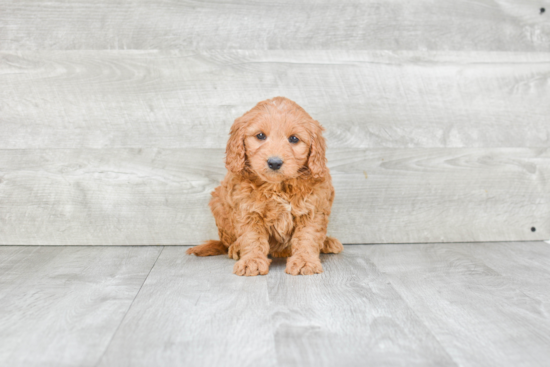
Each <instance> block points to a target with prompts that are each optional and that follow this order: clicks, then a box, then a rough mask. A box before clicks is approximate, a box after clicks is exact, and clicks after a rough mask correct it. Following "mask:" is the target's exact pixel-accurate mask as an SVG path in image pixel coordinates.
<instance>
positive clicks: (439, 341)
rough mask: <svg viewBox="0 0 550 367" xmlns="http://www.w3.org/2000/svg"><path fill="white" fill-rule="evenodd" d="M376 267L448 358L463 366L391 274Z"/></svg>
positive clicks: (458, 365) (456, 364) (457, 366)
mask: <svg viewBox="0 0 550 367" xmlns="http://www.w3.org/2000/svg"><path fill="white" fill-rule="evenodd" d="M374 265H375V266H376V268H377V269H378V271H379V272H380V274H384V276H385V277H386V279H387V280H388V282H389V283H390V284H391V286H392V288H393V290H394V291H395V292H396V293H397V294H398V295H399V297H400V298H401V300H402V301H403V303H405V304H406V305H407V307H408V308H409V310H410V311H411V312H412V313H413V314H414V315H415V316H416V317H417V319H418V321H419V322H421V323H422V325H424V327H425V328H426V330H428V331H429V332H430V334H431V335H432V337H433V338H434V340H436V341H437V343H438V344H439V346H440V347H441V349H442V350H443V351H445V354H447V356H449V359H450V360H451V361H453V363H454V364H455V366H456V367H460V366H461V364H460V363H459V362H458V361H457V360H456V359H455V358H454V357H453V356H452V355H451V354H450V353H449V351H448V350H447V348H446V347H445V346H444V344H443V343H442V341H441V340H440V339H439V338H438V336H437V335H436V334H435V333H434V331H433V330H432V328H430V327H429V325H427V324H426V321H425V320H424V319H423V318H422V317H420V315H419V314H418V313H417V312H416V310H415V309H414V308H413V307H412V306H411V304H410V303H409V302H408V301H407V299H406V298H405V297H404V296H403V294H401V292H400V291H399V289H398V287H396V286H395V284H394V283H393V280H392V278H391V277H390V276H389V274H387V273H386V272H384V271H382V270H380V269H379V268H378V266H377V265H376V264H374Z"/></svg>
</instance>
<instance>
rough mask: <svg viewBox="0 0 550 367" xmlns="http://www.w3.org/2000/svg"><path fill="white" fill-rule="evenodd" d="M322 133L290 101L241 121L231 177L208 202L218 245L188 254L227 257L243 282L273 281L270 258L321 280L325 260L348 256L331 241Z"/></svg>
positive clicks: (229, 162)
mask: <svg viewBox="0 0 550 367" xmlns="http://www.w3.org/2000/svg"><path fill="white" fill-rule="evenodd" d="M323 130H324V129H323V127H322V126H321V125H320V124H319V123H318V122H317V121H315V120H314V119H312V118H311V116H309V115H308V113H307V112H306V111H304V110H303V109H302V108H301V107H300V106H298V105H297V104H296V103H295V102H293V101H291V100H289V99H287V98H284V97H276V98H273V99H269V100H266V101H262V102H260V103H258V104H257V105H256V106H255V107H254V108H253V109H251V110H250V111H248V112H247V113H245V114H244V115H243V116H242V117H239V118H238V119H236V120H235V122H234V124H233V126H232V127H231V132H230V138H229V141H228V142H227V149H226V159H225V166H226V168H227V169H228V171H229V172H228V173H227V175H226V176H225V179H224V180H223V181H222V183H221V185H220V186H218V187H217V188H216V189H215V190H214V192H212V199H211V200H210V208H211V210H212V213H213V214H214V217H215V220H216V225H217V226H218V233H219V236H220V241H214V240H211V241H208V242H206V243H204V244H202V245H200V246H196V247H193V248H190V249H189V250H188V251H187V253H188V254H195V255H197V256H212V255H221V254H225V253H229V256H230V257H231V258H233V259H235V260H238V261H237V263H236V264H235V266H234V269H233V272H234V273H235V274H237V275H246V276H253V275H258V274H267V273H268V271H269V264H270V263H271V260H270V259H268V255H271V256H273V257H289V258H288V260H287V265H286V272H287V273H288V274H292V275H298V274H303V275H308V274H316V273H321V272H322V271H323V267H322V266H321V261H320V259H319V253H321V252H323V253H339V252H341V251H342V250H343V246H342V244H341V243H340V241H338V240H337V239H335V238H332V237H327V235H326V233H327V225H328V221H329V215H330V211H331V207H332V202H333V200H334V188H333V187H332V179H331V177H330V173H329V170H328V168H327V166H326V158H325V139H324V138H323V136H322V132H323ZM268 159H270V162H282V165H281V166H280V167H276V166H277V165H276V164H275V165H272V164H271V163H268ZM273 159H275V161H273ZM274 167H276V168H274Z"/></svg>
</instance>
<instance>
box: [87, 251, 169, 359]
mask: <svg viewBox="0 0 550 367" xmlns="http://www.w3.org/2000/svg"><path fill="white" fill-rule="evenodd" d="M165 247H166V246H162V249H161V250H160V251H159V254H158V256H157V258H156V259H155V262H154V263H153V265H152V266H151V269H149V272H148V273H147V275H146V276H145V278H144V279H143V283H141V286H140V287H139V289H138V291H137V292H136V295H135V296H134V299H132V302H131V303H130V306H128V309H127V310H126V312H125V313H124V316H123V317H122V318H121V319H120V323H119V324H118V326H117V328H116V330H115V331H114V333H113V335H111V339H110V340H109V342H108V343H107V346H106V347H105V350H103V353H101V356H100V357H99V358H98V359H97V363H96V364H95V367H97V366H99V364H100V363H101V360H102V359H103V357H104V356H105V353H106V352H107V350H109V347H110V346H111V343H112V342H113V339H114V338H115V335H116V334H117V333H118V330H119V329H120V326H121V325H122V324H123V323H124V320H125V319H126V316H128V313H129V312H130V310H131V309H132V306H133V304H134V302H135V301H136V299H137V297H138V296H139V293H140V292H141V289H142V288H143V285H144V284H145V282H146V281H147V279H149V275H150V274H151V272H152V271H153V269H154V268H155V265H156V264H157V261H158V259H159V258H160V255H161V254H162V252H163V251H164V249H165Z"/></svg>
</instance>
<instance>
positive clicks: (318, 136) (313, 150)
mask: <svg viewBox="0 0 550 367" xmlns="http://www.w3.org/2000/svg"><path fill="white" fill-rule="evenodd" d="M313 125H314V126H315V128H314V129H313V132H312V134H311V137H312V140H311V147H310V150H309V158H308V161H307V165H308V167H309V170H310V171H311V175H312V176H313V177H314V178H321V177H324V176H325V175H326V174H327V171H328V168H327V159H326V157H325V150H326V142H325V138H324V137H323V131H324V130H325V129H324V128H323V127H322V126H321V124H319V122H317V121H313Z"/></svg>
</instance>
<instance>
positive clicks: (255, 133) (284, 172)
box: [244, 111, 311, 182]
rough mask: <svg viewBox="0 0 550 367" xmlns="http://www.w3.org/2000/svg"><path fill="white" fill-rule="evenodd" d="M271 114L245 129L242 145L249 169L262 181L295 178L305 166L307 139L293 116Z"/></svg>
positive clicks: (307, 151) (301, 122)
mask: <svg viewBox="0 0 550 367" xmlns="http://www.w3.org/2000/svg"><path fill="white" fill-rule="evenodd" d="M273 112H274V113H266V114H261V115H260V116H258V118H257V119H255V121H253V122H252V123H251V124H250V126H248V127H247V128H246V130H245V138H244V145H245V149H246V156H247V158H248V162H249V165H250V167H251V168H252V170H253V171H254V172H255V173H256V174H257V175H258V176H260V177H261V178H262V179H263V180H265V181H268V182H280V181H282V180H285V179H288V178H294V177H297V176H298V174H299V170H300V168H302V167H304V166H305V165H306V162H307V158H308V155H309V147H310V144H311V137H310V135H309V132H308V131H307V130H306V128H305V127H304V126H303V125H304V123H305V122H304V121H300V120H299V119H298V118H297V116H293V115H289V114H285V113H284V112H282V113H278V112H279V111H273Z"/></svg>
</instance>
